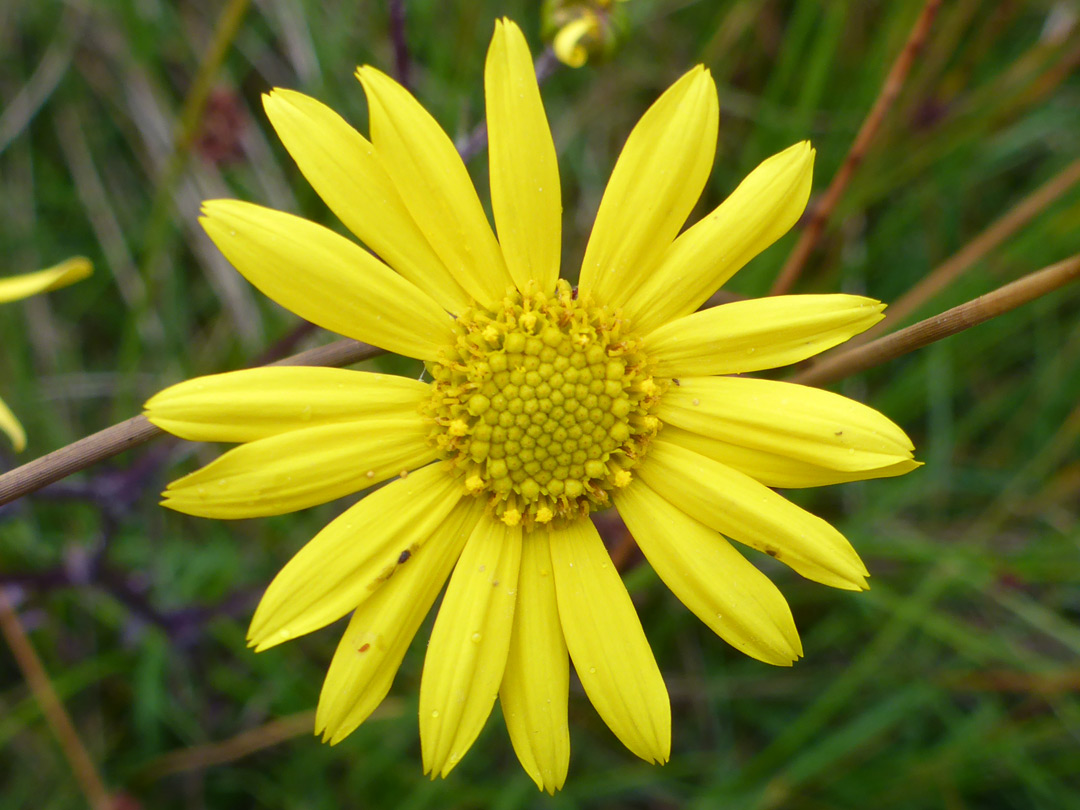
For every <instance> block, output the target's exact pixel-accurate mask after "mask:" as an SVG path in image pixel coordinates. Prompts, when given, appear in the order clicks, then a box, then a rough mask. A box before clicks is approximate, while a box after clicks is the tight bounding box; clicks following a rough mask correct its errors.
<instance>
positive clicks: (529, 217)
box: [484, 20, 562, 293]
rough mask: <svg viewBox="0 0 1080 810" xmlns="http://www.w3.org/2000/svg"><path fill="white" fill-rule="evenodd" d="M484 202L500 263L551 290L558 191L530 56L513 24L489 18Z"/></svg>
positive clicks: (518, 280) (521, 281) (520, 282)
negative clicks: (487, 175) (486, 192)
mask: <svg viewBox="0 0 1080 810" xmlns="http://www.w3.org/2000/svg"><path fill="white" fill-rule="evenodd" d="M484 96H485V99H486V103H487V127H488V161H489V165H490V174H491V208H492V211H493V212H494V214H495V226H496V227H497V228H498V231H499V243H500V244H501V245H502V252H503V257H504V258H505V259H506V267H507V269H508V270H509V271H510V275H511V276H512V277H513V279H514V283H515V284H517V286H518V289H520V290H525V289H526V287H527V285H528V283H529V281H533V282H535V284H536V287H537V289H538V290H539V291H541V292H545V293H549V292H551V291H552V290H554V289H555V280H556V279H557V278H558V277H559V254H560V250H561V246H560V239H561V238H562V237H561V235H562V192H561V191H560V187H559V166H558V163H557V162H556V159H555V143H554V142H553V141H552V139H551V128H550V127H549V126H548V120H547V116H546V115H545V114H544V105H543V103H542V102H541V100H540V88H539V86H538V85H537V83H536V71H535V70H534V68H533V60H532V55H531V54H530V53H529V46H528V44H527V43H526V42H525V36H524V35H523V34H522V33H521V29H520V28H518V27H517V25H515V24H514V23H513V22H511V21H510V20H499V21H496V23H495V35H494V36H493V37H492V38H491V46H490V48H488V55H487V65H486V68H485V71H484Z"/></svg>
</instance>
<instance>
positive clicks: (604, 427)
mask: <svg viewBox="0 0 1080 810" xmlns="http://www.w3.org/2000/svg"><path fill="white" fill-rule="evenodd" d="M455 332H456V336H457V337H456V342H455V344H454V345H453V346H452V347H450V348H449V349H448V350H446V351H445V352H444V353H443V355H442V356H441V357H440V358H439V359H438V361H436V362H433V363H430V364H429V370H430V371H431V374H432V376H433V377H434V384H433V386H432V390H433V395H432V400H431V402H430V403H429V404H428V405H426V406H425V411H426V412H427V415H428V416H429V417H430V418H431V419H432V421H433V422H434V427H433V429H432V441H434V442H435V443H436V444H437V445H438V446H439V447H440V448H441V449H442V450H443V451H444V452H445V454H446V457H447V458H448V459H449V460H450V461H451V462H452V463H453V464H454V466H455V467H456V468H457V470H458V472H459V473H460V475H461V478H462V482H463V485H464V487H465V489H466V491H467V492H469V493H471V494H473V495H476V496H478V497H487V498H488V499H489V501H490V504H491V508H492V510H493V513H494V514H495V515H496V517H498V518H499V519H501V520H503V521H505V522H506V523H508V524H509V525H516V524H518V523H521V524H522V525H524V526H525V527H526V528H529V527H531V526H533V525H534V524H537V523H550V522H551V521H553V520H559V519H566V518H573V517H579V516H584V515H587V514H588V513H589V512H590V511H591V510H592V509H596V508H602V507H605V506H608V505H610V494H609V493H610V491H611V490H612V489H615V488H618V487H624V486H626V485H628V484H629V483H630V481H631V480H632V473H631V472H630V470H631V469H633V468H634V466H636V464H637V463H638V461H639V460H640V459H641V457H642V454H643V453H644V452H645V449H646V447H647V446H648V444H649V441H650V440H651V438H652V436H653V435H655V433H656V431H657V429H658V428H659V424H660V423H659V420H657V419H656V417H654V416H652V415H651V414H650V413H649V411H650V410H652V408H653V406H654V405H655V404H656V401H657V399H658V398H659V396H660V394H661V384H660V381H659V380H654V379H653V378H652V376H651V375H650V373H649V368H648V366H649V364H648V362H647V360H646V358H645V356H644V355H643V354H642V352H641V347H640V342H639V341H638V340H636V339H635V338H633V336H632V335H630V334H629V333H628V332H627V331H626V324H625V322H624V321H623V320H622V319H621V318H620V317H619V314H618V313H617V312H610V311H608V310H606V309H605V308H604V307H599V306H595V305H593V304H592V303H591V302H589V301H588V300H578V299H577V298H576V297H575V295H574V293H573V292H572V291H571V289H570V286H569V285H568V284H567V283H566V282H565V281H559V282H558V287H557V288H556V290H555V293H554V295H545V294H543V293H537V292H529V293H527V294H524V295H523V294H521V293H518V292H514V293H512V294H510V295H508V296H507V297H506V298H505V299H503V301H502V304H501V306H499V307H498V308H497V309H494V310H486V309H471V310H467V311H465V312H463V313H461V314H460V316H459V317H458V319H457V321H456V322H455Z"/></svg>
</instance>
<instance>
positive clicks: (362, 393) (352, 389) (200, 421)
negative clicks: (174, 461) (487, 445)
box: [144, 366, 431, 442]
mask: <svg viewBox="0 0 1080 810" xmlns="http://www.w3.org/2000/svg"><path fill="white" fill-rule="evenodd" d="M430 396H431V387H430V386H429V385H428V384H427V383H422V382H419V381H418V380H411V379H409V378H407V377H401V376H398V375H396V374H373V373H369V372H366V371H350V370H347V369H341V368H319V367H304V366H273V367H267V368H251V369H244V370H242V371H228V372H225V373H224V374H212V375H210V376H207V377H197V378H196V379H194V380H187V381H185V382H182V383H178V384H177V385H173V386H170V387H169V388H166V389H165V390H164V391H161V392H160V393H157V394H155V395H154V396H152V397H151V398H150V400H149V401H148V402H147V403H146V406H145V411H144V413H145V414H146V417H147V418H148V419H149V420H150V421H151V422H153V423H154V424H155V425H157V426H158V427H159V428H161V429H162V430H167V431H168V432H169V433H172V434H173V435H174V436H179V437H180V438H182V439H188V440H190V441H197V442H250V441H254V440H255V439H265V438H266V437H268V436H274V435H276V434H278V433H284V432H285V431H289V430H299V429H301V428H309V427H316V426H318V425H329V424H334V423H339V422H355V421H357V420H359V419H363V418H366V417H375V418H380V419H388V418H402V417H409V416H412V415H415V414H416V413H417V407H418V406H419V405H420V403H421V402H423V401H425V400H426V399H428V398H429V397H430Z"/></svg>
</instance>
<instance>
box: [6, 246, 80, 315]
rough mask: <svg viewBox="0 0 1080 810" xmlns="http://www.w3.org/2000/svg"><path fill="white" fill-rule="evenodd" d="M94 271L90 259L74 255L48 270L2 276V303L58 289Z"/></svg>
mask: <svg viewBox="0 0 1080 810" xmlns="http://www.w3.org/2000/svg"><path fill="white" fill-rule="evenodd" d="M92 272H94V266H93V265H92V264H91V263H90V260H89V259H87V258H85V257H83V256H74V257H72V258H70V259H66V260H64V261H62V262H60V264H57V265H53V266H52V267H50V268H48V269H46V270H37V271H35V272H33V273H23V274H22V275H21V276H9V277H8V278H0V304H6V303H7V302H8V301H18V300H19V299H20V298H29V297H30V296H31V295H37V294H38V293H43V292H48V291H49V290H58V289H60V288H61V287H66V286H68V285H69V284H74V283H75V282H76V281H81V280H82V279H84V278H86V277H87V276H89V275H90V274H91V273H92Z"/></svg>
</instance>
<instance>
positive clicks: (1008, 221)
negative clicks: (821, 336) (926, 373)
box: [849, 158, 1080, 347]
mask: <svg viewBox="0 0 1080 810" xmlns="http://www.w3.org/2000/svg"><path fill="white" fill-rule="evenodd" d="M1077 183H1080V158H1078V159H1077V160H1074V161H1073V162H1072V163H1070V164H1069V165H1068V166H1066V167H1065V168H1064V169H1062V170H1061V171H1060V172H1058V173H1057V174H1056V175H1055V176H1054V177H1052V178H1050V179H1049V180H1047V181H1046V182H1045V183H1043V184H1042V185H1041V186H1039V187H1038V188H1037V189H1035V191H1033V192H1031V194H1029V195H1028V196H1026V197H1025V198H1024V199H1022V200H1021V201H1020V202H1019V203H1017V204H1016V205H1015V206H1014V207H1013V208H1011V209H1010V210H1009V211H1008V212H1006V213H1005V214H1004V215H1003V216H1001V217H1000V218H999V219H997V220H995V221H994V222H993V223H992V224H991V225H990V226H989V227H987V228H986V230H984V231H983V232H982V233H980V234H979V235H978V236H976V237H975V238H974V239H972V240H971V241H970V242H968V243H967V244H966V245H964V247H962V248H961V249H960V250H959V251H957V252H956V253H954V254H953V255H952V256H950V257H949V258H948V259H946V260H945V261H944V262H942V263H941V264H940V265H938V266H937V267H936V268H934V270H932V271H931V272H930V274H929V275H927V276H926V278H924V279H923V280H922V281H920V282H919V283H918V284H916V285H915V286H914V287H912V288H911V289H910V290H908V291H907V292H906V293H904V294H903V295H902V296H900V298H898V299H897V300H896V301H894V302H893V303H891V304H889V309H888V310H887V311H886V313H885V320H883V321H882V322H881V323H879V324H877V325H876V326H875V327H874V328H873V329H870V330H868V331H866V332H864V333H863V334H861V335H859V336H858V337H857V338H854V339H853V341H852V343H851V344H849V347H850V345H858V344H860V343H866V342H867V341H868V340H869V339H870V338H873V337H874V336H876V335H878V334H880V333H881V332H883V331H885V329H887V328H889V327H890V326H897V325H898V324H899V323H900V322H902V321H903V320H904V319H905V318H907V317H908V316H909V315H911V314H912V313H913V312H915V310H917V309H918V308H919V307H921V306H922V305H923V304H925V303H926V302H928V301H930V300H931V299H932V298H934V296H936V295H937V294H938V293H940V292H941V291H942V290H944V289H945V288H946V287H948V286H949V285H950V284H952V283H953V282H954V281H956V280H957V279H958V278H960V277H961V276H962V275H963V274H964V273H965V272H967V271H968V270H969V269H971V268H972V267H973V266H975V264H977V263H978V262H979V261H981V260H982V259H983V258H985V257H986V256H987V255H988V254H989V253H990V252H991V251H992V250H994V249H995V248H996V247H998V246H999V245H1000V244H1001V243H1002V242H1004V241H1005V240H1006V239H1008V238H1009V237H1010V236H1012V235H1013V234H1015V233H1016V232H1017V231H1019V230H1020V229H1021V228H1023V227H1024V226H1025V225H1027V224H1028V223H1029V222H1031V220H1033V219H1034V218H1035V217H1037V216H1038V215H1039V214H1041V213H1042V212H1043V211H1045V210H1046V209H1047V208H1048V207H1049V206H1050V205H1052V204H1053V203H1054V202H1055V201H1056V200H1057V199H1059V198H1060V197H1061V195H1062V194H1064V193H1065V192H1066V191H1068V190H1069V189H1071V188H1072V187H1073V186H1075V185H1076V184H1077Z"/></svg>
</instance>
